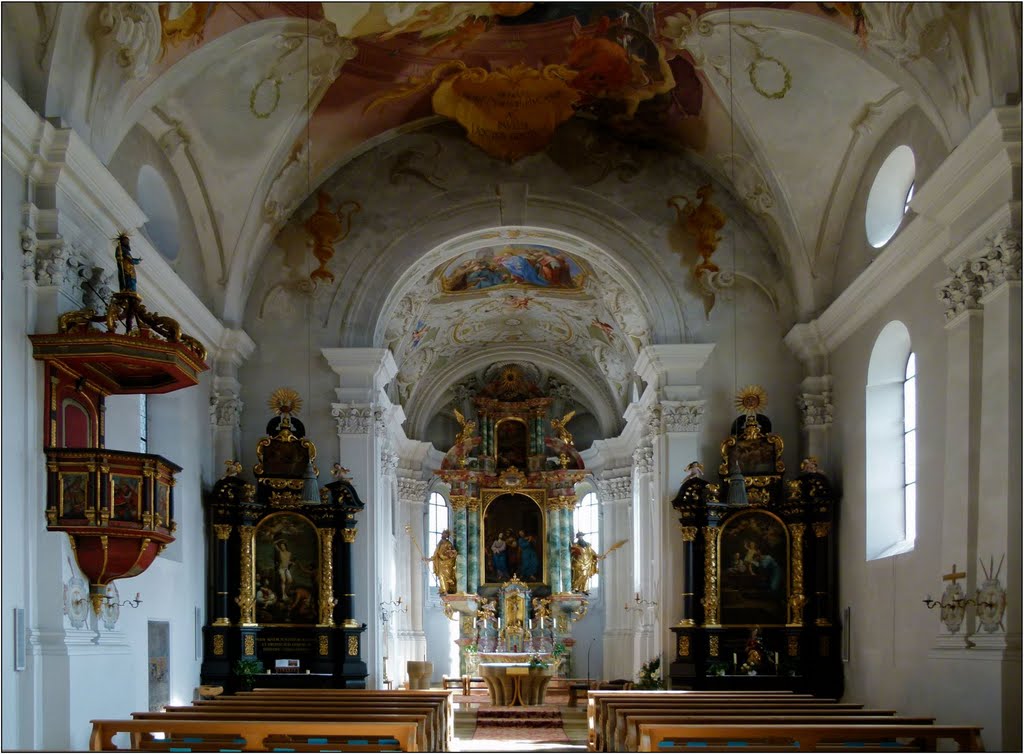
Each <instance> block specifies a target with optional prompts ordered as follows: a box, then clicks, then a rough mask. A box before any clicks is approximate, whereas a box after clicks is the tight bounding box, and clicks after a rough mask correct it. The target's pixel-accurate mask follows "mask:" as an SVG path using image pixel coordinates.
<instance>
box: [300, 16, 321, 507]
mask: <svg viewBox="0 0 1024 754" xmlns="http://www.w3.org/2000/svg"><path fill="white" fill-rule="evenodd" d="M309 7H310V6H309V3H307V4H306V99H305V101H306V110H307V112H306V198H307V200H308V198H309V195H310V193H311V192H312V189H313V176H312V170H313V167H312V166H313V144H312V137H311V133H310V124H311V122H312V120H313V113H312V111H311V110H310V60H309V48H310V36H309ZM305 259H306V276H307V278H308V277H309V276H310V269H309V265H310V260H309V255H308V254H307V255H306V256H305ZM315 290H316V282H315V281H313V287H312V288H310V289H309V293H308V295H307V296H306V307H305V309H306V396H307V405H308V406H309V407H310V411H309V414H307V417H306V418H307V420H309V422H310V426H312V414H313V334H312V332H313V292H314V291H315ZM302 502H304V503H319V502H320V488H319V486H318V485H317V481H316V471H315V470H314V468H313V459H312V458H310V459H309V463H307V464H306V473H305V474H304V475H303V485H302Z"/></svg>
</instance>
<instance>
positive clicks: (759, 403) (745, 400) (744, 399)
mask: <svg viewBox="0 0 1024 754" xmlns="http://www.w3.org/2000/svg"><path fill="white" fill-rule="evenodd" d="M767 403H768V394H767V393H765V392H764V388H763V387H761V386H760V385H747V386H746V387H745V388H743V389H742V390H740V391H739V392H738V393H736V408H737V410H739V411H742V412H743V413H745V414H747V415H748V416H754V415H756V414H757V413H758V412H759V411H761V410H763V409H764V407H765V404H767Z"/></svg>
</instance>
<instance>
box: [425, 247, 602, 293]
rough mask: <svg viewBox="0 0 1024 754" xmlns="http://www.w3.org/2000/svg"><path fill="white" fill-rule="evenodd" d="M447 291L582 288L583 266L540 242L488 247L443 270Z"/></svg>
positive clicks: (576, 289)
mask: <svg viewBox="0 0 1024 754" xmlns="http://www.w3.org/2000/svg"><path fill="white" fill-rule="evenodd" d="M440 276H441V288H442V290H444V292H445V293H460V292H465V291H481V290H486V289H488V288H500V287H508V286H519V287H523V288H547V289H549V290H562V291H578V290H581V289H582V288H583V283H584V280H585V278H586V273H585V272H584V270H583V267H582V266H581V265H580V263H579V262H577V261H576V260H575V259H573V258H572V257H571V256H569V255H568V254H566V253H565V252H564V251H561V250H559V249H555V248H552V247H551V246H541V245H539V244H514V245H513V244H508V245H503V246H488V247H485V248H482V249H476V250H475V251H470V252H466V253H465V254H461V255H459V256H458V257H456V258H455V259H453V260H451V261H450V262H449V263H448V264H447V265H445V266H444V267H443V268H442V269H441V273H440Z"/></svg>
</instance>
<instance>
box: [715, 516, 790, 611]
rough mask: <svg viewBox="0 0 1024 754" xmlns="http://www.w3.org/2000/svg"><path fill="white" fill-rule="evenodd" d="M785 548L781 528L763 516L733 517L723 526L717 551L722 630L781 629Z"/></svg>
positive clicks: (784, 533) (785, 534) (785, 581)
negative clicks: (726, 627)
mask: <svg viewBox="0 0 1024 754" xmlns="http://www.w3.org/2000/svg"><path fill="white" fill-rule="evenodd" d="M788 548H789V533H788V532H787V531H786V527H785V524H783V523H782V521H781V520H780V519H779V518H778V517H776V516H774V515H772V514H771V513H768V512H766V511H757V510H753V511H746V512H743V513H738V514H736V515H735V516H733V517H732V518H730V519H728V520H727V521H726V522H725V523H724V524H723V526H722V533H721V539H720V550H719V558H720V560H719V562H720V566H719V567H720V569H721V578H720V579H719V584H720V585H721V586H720V589H721V594H720V604H721V611H722V613H721V622H722V624H723V625H744V626H773V625H774V626H781V625H785V623H786V617H787V616H786V605H787V601H788V593H789V559H788V557H787V553H788Z"/></svg>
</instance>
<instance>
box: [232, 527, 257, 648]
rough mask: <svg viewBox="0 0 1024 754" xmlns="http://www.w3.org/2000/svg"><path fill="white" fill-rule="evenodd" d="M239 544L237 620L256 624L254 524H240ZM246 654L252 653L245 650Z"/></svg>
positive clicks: (251, 624)
mask: <svg viewBox="0 0 1024 754" xmlns="http://www.w3.org/2000/svg"><path fill="white" fill-rule="evenodd" d="M238 534H239V537H240V538H241V540H242V544H241V548H240V551H241V567H240V569H239V578H238V596H237V597H236V598H235V602H236V603H237V604H238V608H239V611H240V612H239V616H238V622H239V623H240V624H241V625H243V626H253V625H255V624H256V585H255V584H254V583H253V582H254V580H255V571H254V566H253V547H254V543H255V538H256V527H255V526H240V527H239V528H238ZM246 654H252V653H251V652H246Z"/></svg>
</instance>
